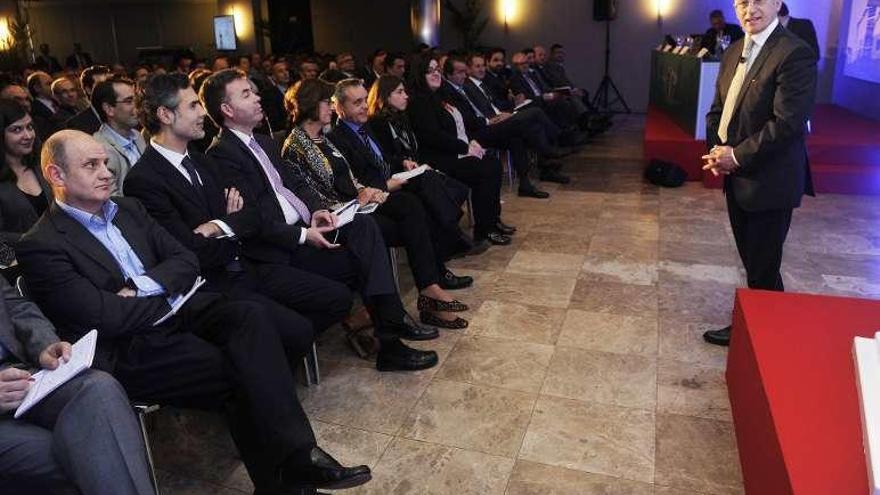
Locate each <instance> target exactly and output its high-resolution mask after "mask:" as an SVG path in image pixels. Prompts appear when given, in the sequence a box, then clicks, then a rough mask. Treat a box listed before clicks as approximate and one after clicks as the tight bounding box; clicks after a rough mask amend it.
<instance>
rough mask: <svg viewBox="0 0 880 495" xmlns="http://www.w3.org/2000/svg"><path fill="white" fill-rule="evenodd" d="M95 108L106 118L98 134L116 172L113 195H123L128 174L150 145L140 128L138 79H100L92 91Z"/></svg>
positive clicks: (112, 171) (108, 166) (113, 171)
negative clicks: (137, 95)
mask: <svg viewBox="0 0 880 495" xmlns="http://www.w3.org/2000/svg"><path fill="white" fill-rule="evenodd" d="M92 108H94V109H95V110H97V111H98V114H99V115H100V116H101V120H102V124H101V127H100V128H99V129H98V131H97V132H95V134H94V136H95V139H97V140H98V142H99V143H101V144H103V145H104V148H105V150H106V151H107V168H108V169H110V172H111V173H112V174H113V181H111V184H110V194H112V195H120V196H121V195H122V183H123V181H125V177H126V176H127V175H128V172H129V171H130V170H131V167H132V166H134V164H135V163H137V161H138V160H139V159H140V158H141V154H142V153H143V152H144V149H145V148H146V147H147V143H146V142H145V141H144V137H143V136H141V133H140V132H138V130H137V127H138V119H137V114H136V113H135V108H134V81H132V80H131V79H128V78H124V77H119V76H114V77H112V78H110V79H107V80H106V81H101V82H99V83H98V84H96V85H95V88H94V90H93V91H92Z"/></svg>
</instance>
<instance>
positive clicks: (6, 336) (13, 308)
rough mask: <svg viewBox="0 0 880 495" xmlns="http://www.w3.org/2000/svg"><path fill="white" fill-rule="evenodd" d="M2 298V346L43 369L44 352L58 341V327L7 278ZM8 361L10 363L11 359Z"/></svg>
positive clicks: (1, 282) (0, 286)
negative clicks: (41, 364)
mask: <svg viewBox="0 0 880 495" xmlns="http://www.w3.org/2000/svg"><path fill="white" fill-rule="evenodd" d="M0 295H2V297H3V301H2V302H0V344H2V345H3V347H4V348H6V350H7V351H9V353H11V354H12V357H14V358H15V359H17V360H18V361H20V362H22V363H28V364H30V365H32V366H35V367H39V365H40V363H39V358H40V353H41V352H43V349H45V348H46V347H48V346H49V345H50V344H54V343H55V342H58V336H57V335H55V327H53V326H52V324H51V323H49V320H48V319H46V317H45V316H43V313H42V312H41V311H40V308H38V307H37V305H36V304H34V303H32V302H31V301H28V300H27V299H25V298H24V297H22V296H21V295H20V294H19V293H18V291H17V290H15V288H14V287H12V286H11V285H9V282H7V281H6V279H5V278H3V277H0ZM6 358H7V360H10V356H7V357H6ZM0 368H2V366H0Z"/></svg>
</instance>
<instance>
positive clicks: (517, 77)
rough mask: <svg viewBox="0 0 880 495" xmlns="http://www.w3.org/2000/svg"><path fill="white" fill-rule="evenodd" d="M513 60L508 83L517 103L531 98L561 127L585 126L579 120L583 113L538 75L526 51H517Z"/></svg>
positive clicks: (519, 103)
mask: <svg viewBox="0 0 880 495" xmlns="http://www.w3.org/2000/svg"><path fill="white" fill-rule="evenodd" d="M512 62H513V74H512V75H511V76H510V79H509V81H508V84H509V86H510V91H511V93H513V95H514V101H515V102H516V103H517V105H522V104H523V103H525V102H526V101H527V100H531V101H532V104H534V105H537V106H539V107H541V108H542V109H544V111H546V112H547V115H549V116H550V118H551V119H552V120H553V122H554V123H555V124H556V125H557V126H559V127H560V128H562V129H569V128H571V127H573V126H578V127H580V128H581V129H583V128H584V127H583V126H581V125H580V122H579V120H580V117H581V115H580V113H579V112H578V109H577V108H575V107H574V106H573V105H571V104H570V102H569V100H568V99H567V98H566V97H565V96H564V95H562V94H560V93H558V92H554V91H551V88H550V87H549V86H547V85H546V83H544V82H543V79H539V78H538V77H537V75H536V73H535V71H534V70H532V69H531V66H530V64H529V62H528V57H527V55H526V54H525V53H524V52H517V53H515V54H514V55H513V59H512Z"/></svg>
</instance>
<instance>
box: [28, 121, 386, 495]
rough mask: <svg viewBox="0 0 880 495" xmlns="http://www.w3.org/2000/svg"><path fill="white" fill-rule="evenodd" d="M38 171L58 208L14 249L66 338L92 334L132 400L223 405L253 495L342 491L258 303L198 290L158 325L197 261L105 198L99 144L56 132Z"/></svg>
mask: <svg viewBox="0 0 880 495" xmlns="http://www.w3.org/2000/svg"><path fill="white" fill-rule="evenodd" d="M41 164H42V169H43V174H44V176H45V177H46V178H47V180H48V182H49V183H50V184H51V185H52V188H53V192H54V194H55V198H56V201H55V202H54V203H52V205H51V206H50V209H49V211H48V212H47V214H46V215H44V216H43V218H42V219H41V221H40V222H38V223H37V225H36V226H35V227H34V228H33V229H32V230H31V231H30V232H28V234H27V235H26V236H25V237H24V239H23V240H22V241H21V243H20V244H19V252H18V256H19V262H20V263H21V265H22V268H23V271H24V274H25V279H26V280H27V282H28V286H29V288H30V291H31V292H32V293H33V296H34V299H35V300H36V301H37V302H38V303H39V304H40V307H41V308H42V309H43V311H44V312H45V313H46V315H47V316H49V318H50V319H51V320H52V321H53V323H54V324H55V325H56V327H57V328H58V329H59V331H60V332H61V334H62V335H64V336H65V337H71V338H78V337H79V336H81V335H83V334H84V333H85V332H87V331H88V330H89V329H92V328H97V329H99V334H98V347H97V349H96V353H95V362H94V367H95V368H97V369H100V370H104V371H107V372H110V373H112V374H113V375H114V376H115V377H116V379H117V380H119V382H120V383H121V384H122V385H123V387H124V388H125V390H126V391H127V392H128V395H129V397H130V398H131V399H133V400H149V401H155V402H159V403H161V404H169V405H176V406H180V407H199V408H211V409H220V410H223V411H224V412H226V414H227V416H228V420H229V426H230V431H231V433H232V436H233V439H234V440H235V442H236V445H237V447H238V449H239V452H240V454H241V456H242V459H243V461H244V464H245V466H246V467H247V469H248V472H249V474H250V476H251V479H252V480H253V482H254V486H255V488H256V491H257V492H267V493H276V492H279V491H281V490H292V489H296V488H334V487H335V488H345V487H349V486H354V485H358V484H361V483H364V482H366V481H367V480H369V478H370V471H369V468H367V467H366V466H359V467H355V468H345V467H342V466H341V465H339V464H338V463H337V462H336V461H335V460H334V459H332V458H331V457H330V456H329V455H328V454H327V453H325V452H324V451H322V450H321V449H320V447H318V446H317V445H316V442H315V437H314V434H313V432H312V429H311V427H310V425H309V421H308V419H307V417H306V415H305V413H304V412H303V410H302V407H301V406H300V404H299V401H298V400H297V397H296V386H295V384H294V379H293V375H292V374H291V372H290V369H289V364H288V362H287V360H286V358H285V355H284V352H283V344H282V341H281V339H280V335H279V334H280V329H278V328H277V327H276V324H275V322H273V321H272V319H271V318H269V317H268V316H267V314H266V312H265V310H264V308H263V306H262V305H260V304H258V303H255V302H251V301H240V300H227V299H225V298H223V297H222V296H221V295H219V294H217V293H212V292H209V291H204V290H201V291H198V292H196V293H195V294H194V295H193V296H192V298H191V299H189V300H188V301H187V302H186V303H185V304H183V306H182V307H180V308H179V311H178V313H177V314H176V315H172V316H170V317H169V318H168V319H166V320H164V321H162V322H161V323H160V319H161V318H163V315H166V313H168V311H169V309H170V305H171V304H173V303H174V302H176V300H177V299H178V298H179V297H180V296H181V295H182V294H184V293H185V292H187V291H188V290H189V289H190V287H191V286H193V284H194V282H195V281H196V277H197V276H198V274H199V272H198V258H197V257H196V255H194V254H193V253H192V252H190V251H189V250H187V249H186V248H184V247H183V246H182V245H181V244H180V243H178V242H177V241H176V240H175V239H174V237H172V236H171V235H169V234H168V232H166V231H165V230H164V229H163V228H162V227H160V226H159V225H158V224H157V223H156V221H155V220H153V219H152V218H151V217H150V216H149V215H148V214H147V212H146V211H145V210H144V208H143V206H141V205H140V203H138V202H137V201H136V200H133V199H129V198H114V199H110V198H111V196H110V182H111V181H112V179H113V176H112V174H111V173H110V171H109V170H108V169H107V167H106V154H105V151H104V147H103V146H102V145H101V144H100V143H98V142H97V141H95V140H94V138H92V137H91V136H89V135H87V134H84V133H81V132H79V131H74V130H64V131H59V132H58V133H56V134H54V135H52V137H50V138H49V140H48V141H47V142H46V144H45V146H44V148H43V151H42V155H41Z"/></svg>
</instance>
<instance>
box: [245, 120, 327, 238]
mask: <svg viewBox="0 0 880 495" xmlns="http://www.w3.org/2000/svg"><path fill="white" fill-rule="evenodd" d="M248 146H250V148H251V149H252V150H254V153H256V154H257V160H258V161H259V162H260V166H261V167H263V172H265V174H266V177H268V178H269V183H270V184H272V189H274V190H275V191H276V192H278V194H280V195H281V196H282V197H283V198H284V199H286V200H287V202H288V203H290V206H292V207H293V209H294V210H296V212H297V213H298V214H299V216H300V218H302V220H303V222H305V223H306V225H308V224H310V223H311V222H312V214H311V213H309V209H308V207H306V204H305V203H303V202H302V200H301V199H299V198H297V197H296V194H293V192H292V191H291V190H290V189H288V188H286V187H284V182H282V181H281V175H279V174H278V171H277V170H275V166H274V165H272V161H271V160H269V156H268V155H266V152H265V151H263V147H262V146H260V143H258V142H257V140H256V139H254V138H253V137H251V140H250V141H249V142H248Z"/></svg>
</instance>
